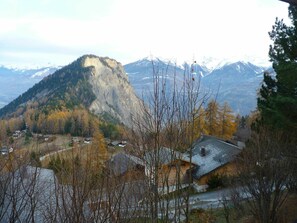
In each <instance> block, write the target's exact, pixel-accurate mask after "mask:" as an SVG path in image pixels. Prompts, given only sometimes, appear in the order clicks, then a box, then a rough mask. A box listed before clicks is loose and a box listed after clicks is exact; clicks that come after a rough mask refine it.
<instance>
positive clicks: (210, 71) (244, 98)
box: [0, 58, 271, 115]
mask: <svg viewBox="0 0 297 223" xmlns="http://www.w3.org/2000/svg"><path fill="white" fill-rule="evenodd" d="M212 64H214V63H212ZM60 68H61V67H44V68H38V69H37V68H36V69H13V68H7V67H4V66H0V108H1V107H3V106H4V105H6V104H8V103H9V102H11V101H12V100H13V99H15V98H17V97H18V96H19V95H20V94H22V93H24V92H25V91H26V90H28V89H29V88H30V87H32V86H33V85H34V84H36V83H38V82H39V81H41V80H42V79H43V78H44V77H46V76H48V75H49V74H51V73H54V72H55V71H56V70H58V69H60ZM124 69H125V71H126V73H127V75H128V77H129V82H130V83H131V85H132V86H133V88H134V90H135V92H136V94H137V95H138V96H139V97H140V98H143V99H144V100H146V99H147V97H148V95H149V94H150V92H151V91H152V89H153V85H154V75H162V76H163V78H164V79H166V88H167V90H168V91H170V89H171V88H172V86H173V82H174V81H175V82H176V83H177V84H179V83H182V80H183V75H184V74H185V73H189V72H190V71H191V65H190V64H187V63H184V64H183V65H182V66H177V65H176V64H174V63H171V62H169V61H165V60H161V59H158V58H154V59H153V60H151V59H149V58H144V59H141V60H138V61H136V62H133V63H129V64H126V65H124ZM266 69H271V68H267V67H262V66H256V65H254V64H252V63H249V62H242V61H238V62H232V63H230V62H226V61H225V62H223V63H217V65H216V66H213V65H212V66H211V67H207V64H206V63H203V64H196V65H195V72H196V73H197V75H198V76H200V77H201V87H202V89H203V90H204V91H205V92H211V94H212V97H213V98H216V99H217V101H218V102H219V103H223V102H224V101H227V102H228V103H229V104H230V106H231V107H232V109H233V111H234V112H236V113H239V114H241V115H246V114H249V113H250V112H251V111H252V110H254V109H255V108H256V98H257V90H258V89H259V87H260V85H261V83H262V80H263V71H264V70H266Z"/></svg>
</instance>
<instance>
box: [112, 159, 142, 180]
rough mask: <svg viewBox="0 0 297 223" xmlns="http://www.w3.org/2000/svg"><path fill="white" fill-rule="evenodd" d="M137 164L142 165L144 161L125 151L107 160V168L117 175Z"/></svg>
mask: <svg viewBox="0 0 297 223" xmlns="http://www.w3.org/2000/svg"><path fill="white" fill-rule="evenodd" d="M139 165H140V166H144V162H143V161H142V160H141V159H140V158H138V157H136V156H132V155H129V154H126V153H117V154H115V155H113V156H112V157H111V159H109V160H108V161H107V167H108V169H109V170H110V171H112V173H114V174H115V175H117V176H119V175H122V174H124V173H125V172H127V171H128V170H131V169H133V168H135V167H136V166H139Z"/></svg>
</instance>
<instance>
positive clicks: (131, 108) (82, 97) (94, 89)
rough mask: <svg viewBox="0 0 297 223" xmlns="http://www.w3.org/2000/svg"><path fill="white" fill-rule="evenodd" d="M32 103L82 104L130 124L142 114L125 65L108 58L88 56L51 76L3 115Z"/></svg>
mask: <svg viewBox="0 0 297 223" xmlns="http://www.w3.org/2000/svg"><path fill="white" fill-rule="evenodd" d="M28 102H38V104H39V109H41V110H45V111H47V110H51V109H63V108H66V109H72V108H74V107H77V106H82V107H85V108H87V109H89V110H90V111H92V112H93V113H94V114H97V115H99V116H102V115H105V116H106V115H107V116H108V117H107V118H109V119H110V118H112V119H114V120H117V121H119V122H120V123H123V124H125V125H128V126H130V125H131V124H132V123H131V119H130V117H131V115H134V116H136V115H138V114H141V104H142V103H141V101H140V100H139V99H138V98H137V96H136V95H135V94H134V91H133V89H132V87H131V86H130V84H129V82H128V78H127V75H126V73H125V72H124V69H123V67H122V65H121V64H120V63H119V62H117V61H116V60H114V59H110V58H108V57H98V56H95V55H84V56H82V57H80V58H78V59H77V60H76V61H74V62H72V63H71V64H69V65H67V66H65V67H63V68H61V69H59V70H57V71H56V72H55V73H53V74H52V75H49V76H47V77H46V78H44V79H43V80H42V81H40V82H39V83H38V84H36V85H34V86H33V87H32V88H30V89H29V90H28V91H27V92H25V93H24V94H22V95H21V96H19V97H18V98H16V99H15V100H14V101H12V102H11V103H9V104H8V105H7V106H5V107H3V108H2V109H1V110H0V116H9V115H12V114H13V113H14V112H15V111H17V110H18V111H20V110H22V111H23V112H25V110H26V104H27V103H28Z"/></svg>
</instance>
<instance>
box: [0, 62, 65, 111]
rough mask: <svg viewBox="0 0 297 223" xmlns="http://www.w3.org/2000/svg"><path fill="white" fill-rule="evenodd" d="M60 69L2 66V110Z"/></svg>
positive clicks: (0, 105) (0, 75)
mask: <svg viewBox="0 0 297 223" xmlns="http://www.w3.org/2000/svg"><path fill="white" fill-rule="evenodd" d="M59 68H60V67H43V68H27V69H23V68H22V69H19V68H13V67H6V66H0V108H1V107H3V106H4V105H6V104H8V103H9V102H11V101H12V100H13V99H15V98H16V97H17V96H19V95H20V94H22V93H23V92H25V91H26V90H28V89H29V88H30V87H32V86H33V85H34V84H36V83H38V82H39V81H40V80H42V78H44V77H46V76H48V75H49V74H52V73H54V72H55V71H56V70H57V69H59Z"/></svg>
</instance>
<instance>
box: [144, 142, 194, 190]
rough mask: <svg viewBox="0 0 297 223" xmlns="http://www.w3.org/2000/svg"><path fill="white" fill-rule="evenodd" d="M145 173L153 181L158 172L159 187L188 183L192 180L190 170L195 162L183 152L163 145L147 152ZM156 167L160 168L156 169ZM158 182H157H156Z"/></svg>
mask: <svg viewBox="0 0 297 223" xmlns="http://www.w3.org/2000/svg"><path fill="white" fill-rule="evenodd" d="M144 160H145V174H146V176H147V177H150V178H151V179H152V181H154V178H156V176H155V174H156V172H155V171H157V172H158V173H157V174H158V187H164V186H173V185H177V183H179V184H188V183H189V182H190V181H191V177H190V174H191V173H190V171H191V169H192V168H193V166H194V164H191V163H190V160H189V158H188V157H187V156H185V155H184V154H183V153H181V152H178V151H175V150H172V149H169V148H166V147H161V148H160V149H158V150H152V151H149V152H147V153H146V154H145V156H144ZM156 167H157V168H158V170H156ZM154 183H156V182H154Z"/></svg>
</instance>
